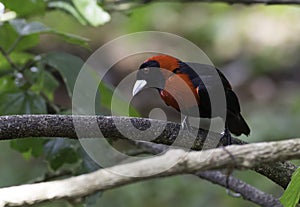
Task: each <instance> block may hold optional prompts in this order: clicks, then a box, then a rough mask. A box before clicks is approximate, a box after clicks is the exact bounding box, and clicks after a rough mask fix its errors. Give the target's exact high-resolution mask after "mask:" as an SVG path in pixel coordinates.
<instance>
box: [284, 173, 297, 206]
mask: <svg viewBox="0 0 300 207" xmlns="http://www.w3.org/2000/svg"><path fill="white" fill-rule="evenodd" d="M299 200H300V168H298V169H297V170H296V171H295V172H294V173H293V176H292V179H291V181H290V183H289V185H288V187H287V189H286V190H285V191H284V193H283V195H282V196H281V198H280V202H281V203H282V205H283V206H284V207H294V206H296V205H297V203H298V202H299Z"/></svg>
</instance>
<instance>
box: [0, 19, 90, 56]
mask: <svg viewBox="0 0 300 207" xmlns="http://www.w3.org/2000/svg"><path fill="white" fill-rule="evenodd" d="M45 33H48V34H55V35H58V36H60V37H61V38H63V39H64V40H65V41H67V42H69V43H72V44H77V45H80V46H82V47H86V48H88V39H86V38H83V37H80V36H77V35H73V34H69V33H64V32H59V31H57V30H55V29H52V28H50V27H47V26H46V25H44V24H42V23H40V22H29V23H28V22H26V20H24V19H15V20H11V21H9V22H5V23H4V24H3V26H0V37H1V38H0V43H1V45H3V46H2V47H3V48H4V49H5V50H6V51H7V52H11V51H12V50H25V49H28V48H31V47H34V46H36V45H37V44H38V43H39V35H41V34H45ZM8 34H9V35H8ZM2 36H3V37H4V38H3V40H2Z"/></svg>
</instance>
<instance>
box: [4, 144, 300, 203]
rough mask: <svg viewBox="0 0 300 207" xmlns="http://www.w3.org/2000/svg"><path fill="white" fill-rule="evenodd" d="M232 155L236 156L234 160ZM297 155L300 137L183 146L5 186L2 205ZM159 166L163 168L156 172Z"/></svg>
mask: <svg viewBox="0 0 300 207" xmlns="http://www.w3.org/2000/svg"><path fill="white" fill-rule="evenodd" d="M253 149H256V150H253ZM231 155H233V156H234V157H235V159H234V160H233V159H232V157H231ZM203 158H206V159H203ZM296 158H300V139H293V140H286V141H280V142H268V143H255V144H247V145H242V146H238V145H232V146H228V147H226V150H224V149H223V148H217V149H210V150H204V151H199V152H197V151H191V152H186V151H184V150H182V149H173V150H169V151H167V152H166V153H165V154H163V155H161V156H156V157H152V158H148V159H143V160H140V161H136V162H133V163H127V164H123V165H117V166H114V167H110V168H106V169H101V170H98V171H96V172H93V173H90V174H85V175H80V176H76V177H72V178H68V179H65V180H59V181H51V182H45V183H37V184H29V185H22V186H14V187H8V188H2V189H0V206H5V205H10V206H21V205H24V204H25V203H26V204H33V203H37V202H42V201H47V200H54V199H63V198H68V199H72V198H78V197H83V196H85V195H88V194H91V193H93V192H95V191H99V190H107V189H111V188H114V187H118V186H120V185H125V184H129V183H133V182H136V181H139V180H145V179H149V178H155V177H162V176H171V175H177V174H183V173H196V172H198V171H207V170H215V169H222V168H226V167H227V166H228V165H235V166H236V168H237V169H251V168H253V167H255V166H257V165H258V164H262V163H269V162H275V161H282V160H286V159H296ZM170 166H171V167H170ZM158 169H164V170H163V171H162V172H161V173H159V174H157V170H158ZM126 175H131V176H126Z"/></svg>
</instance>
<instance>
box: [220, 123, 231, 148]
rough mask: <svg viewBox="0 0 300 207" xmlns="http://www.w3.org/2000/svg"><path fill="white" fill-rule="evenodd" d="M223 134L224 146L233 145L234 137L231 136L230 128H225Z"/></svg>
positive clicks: (222, 141)
mask: <svg viewBox="0 0 300 207" xmlns="http://www.w3.org/2000/svg"><path fill="white" fill-rule="evenodd" d="M222 135H223V136H222V137H221V143H222V144H223V145H224V146H227V145H231V144H232V137H231V134H230V132H229V129H228V128H227V127H226V128H225V130H224V132H223V133H222Z"/></svg>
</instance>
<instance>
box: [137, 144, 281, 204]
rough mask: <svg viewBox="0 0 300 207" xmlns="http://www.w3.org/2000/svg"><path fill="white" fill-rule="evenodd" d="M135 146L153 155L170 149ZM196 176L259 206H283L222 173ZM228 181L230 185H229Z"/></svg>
mask: <svg viewBox="0 0 300 207" xmlns="http://www.w3.org/2000/svg"><path fill="white" fill-rule="evenodd" d="M133 144H134V145H135V146H138V147H141V148H142V149H143V150H144V151H147V152H148V153H151V154H158V153H162V152H164V151H166V150H168V149H169V147H167V146H166V145H162V144H154V143H151V142H144V141H134V142H133ZM195 175H196V176H198V177H199V178H202V179H205V180H207V181H210V182H212V183H214V184H217V185H220V186H223V187H225V188H228V189H230V190H232V191H234V192H236V193H238V194H240V195H241V196H242V197H243V198H244V199H245V200H248V201H251V202H253V203H256V204H257V205H260V206H264V207H277V206H278V207H279V206H282V204H281V203H280V202H279V200H278V199H277V198H275V197H274V196H272V195H270V194H268V193H265V192H263V191H261V190H259V189H257V188H255V187H253V186H251V185H249V184H247V183H245V182H243V181H241V180H239V179H237V178H234V177H232V176H229V177H228V179H227V176H226V175H224V174H223V173H221V172H220V171H205V172H196V173H195ZM227 181H228V185H227Z"/></svg>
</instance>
